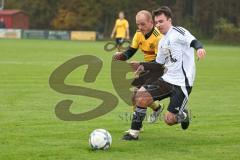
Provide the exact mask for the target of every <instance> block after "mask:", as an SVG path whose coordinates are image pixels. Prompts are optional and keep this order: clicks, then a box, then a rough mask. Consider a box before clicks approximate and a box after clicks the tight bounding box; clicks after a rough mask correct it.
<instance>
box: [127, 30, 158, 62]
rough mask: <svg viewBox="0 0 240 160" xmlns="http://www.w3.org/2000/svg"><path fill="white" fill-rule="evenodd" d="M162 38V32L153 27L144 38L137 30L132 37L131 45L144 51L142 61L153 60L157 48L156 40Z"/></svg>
mask: <svg viewBox="0 0 240 160" xmlns="http://www.w3.org/2000/svg"><path fill="white" fill-rule="evenodd" d="M161 38H162V34H161V33H160V32H159V30H158V29H157V28H156V27H154V29H153V31H152V33H151V35H150V36H149V37H148V38H147V39H146V38H145V36H144V35H143V34H142V32H140V31H137V32H136V33H135V35H134V37H133V40H132V44H131V47H132V48H135V49H138V48H140V49H141V50H142V52H143V53H144V61H146V62H150V61H153V60H155V58H156V56H157V50H158V42H159V40H160V39H161Z"/></svg>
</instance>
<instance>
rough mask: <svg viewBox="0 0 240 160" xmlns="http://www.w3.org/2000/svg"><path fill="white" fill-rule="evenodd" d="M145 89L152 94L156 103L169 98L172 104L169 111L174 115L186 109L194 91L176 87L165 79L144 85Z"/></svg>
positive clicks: (187, 87) (190, 88) (188, 88)
mask: <svg viewBox="0 0 240 160" xmlns="http://www.w3.org/2000/svg"><path fill="white" fill-rule="evenodd" d="M143 87H144V88H145V89H146V90H147V91H148V92H149V93H150V94H151V96H152V97H153V100H154V101H156V100H162V99H164V98H168V97H169V98H170V103H169V105H168V111H169V112H171V113H174V114H177V113H178V112H179V111H180V110H184V109H185V107H186V104H187V102H188V96H189V94H190V93H191V90H192V87H190V86H186V87H181V86H176V85H173V84H170V83H168V82H166V81H164V80H163V79H158V80H157V81H155V82H153V83H151V84H148V85H144V86H143ZM184 92H185V94H184Z"/></svg>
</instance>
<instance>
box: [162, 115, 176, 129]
mask: <svg viewBox="0 0 240 160" xmlns="http://www.w3.org/2000/svg"><path fill="white" fill-rule="evenodd" d="M164 121H165V123H166V124H167V125H169V126H172V125H174V124H176V123H177V120H176V115H175V114H173V113H171V112H167V113H166V114H165V116H164Z"/></svg>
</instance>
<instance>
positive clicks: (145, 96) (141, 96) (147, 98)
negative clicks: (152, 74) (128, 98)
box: [135, 91, 153, 107]
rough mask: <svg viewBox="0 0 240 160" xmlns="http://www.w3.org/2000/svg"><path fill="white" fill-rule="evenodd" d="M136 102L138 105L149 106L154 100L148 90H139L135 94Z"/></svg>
mask: <svg viewBox="0 0 240 160" xmlns="http://www.w3.org/2000/svg"><path fill="white" fill-rule="evenodd" d="M135 102H136V105H137V106H141V107H147V106H148V105H150V104H151V103H152V102H153V100H152V97H151V95H150V94H149V93H148V92H145V91H138V92H137V94H136V96H135Z"/></svg>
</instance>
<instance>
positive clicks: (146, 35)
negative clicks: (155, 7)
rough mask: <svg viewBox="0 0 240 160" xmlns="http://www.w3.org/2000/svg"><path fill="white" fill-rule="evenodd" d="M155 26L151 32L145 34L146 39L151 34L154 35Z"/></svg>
mask: <svg viewBox="0 0 240 160" xmlns="http://www.w3.org/2000/svg"><path fill="white" fill-rule="evenodd" d="M154 29H155V28H154V27H153V28H152V30H151V31H150V32H149V33H147V34H145V36H144V37H145V39H148V38H149V37H150V36H151V35H152V33H153V31H154Z"/></svg>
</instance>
